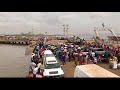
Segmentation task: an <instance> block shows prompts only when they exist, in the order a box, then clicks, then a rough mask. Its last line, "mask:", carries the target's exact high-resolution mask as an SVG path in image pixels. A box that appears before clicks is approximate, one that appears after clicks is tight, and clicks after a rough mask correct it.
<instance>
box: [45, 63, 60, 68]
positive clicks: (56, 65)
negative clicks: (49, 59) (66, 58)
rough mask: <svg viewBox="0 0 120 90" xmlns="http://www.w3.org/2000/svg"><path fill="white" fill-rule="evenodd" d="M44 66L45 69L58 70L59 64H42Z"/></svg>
mask: <svg viewBox="0 0 120 90" xmlns="http://www.w3.org/2000/svg"><path fill="white" fill-rule="evenodd" d="M44 65H45V69H54V68H60V64H59V63H55V64H46V63H45V64H44Z"/></svg>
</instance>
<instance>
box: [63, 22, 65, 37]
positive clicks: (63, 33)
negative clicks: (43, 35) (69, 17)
mask: <svg viewBox="0 0 120 90" xmlns="http://www.w3.org/2000/svg"><path fill="white" fill-rule="evenodd" d="M63 35H64V38H65V25H64V24H63Z"/></svg>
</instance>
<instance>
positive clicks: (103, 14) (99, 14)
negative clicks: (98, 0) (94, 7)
mask: <svg viewBox="0 0 120 90" xmlns="http://www.w3.org/2000/svg"><path fill="white" fill-rule="evenodd" d="M91 14H92V15H91V18H103V17H109V16H111V15H112V13H111V12H92V13H91Z"/></svg>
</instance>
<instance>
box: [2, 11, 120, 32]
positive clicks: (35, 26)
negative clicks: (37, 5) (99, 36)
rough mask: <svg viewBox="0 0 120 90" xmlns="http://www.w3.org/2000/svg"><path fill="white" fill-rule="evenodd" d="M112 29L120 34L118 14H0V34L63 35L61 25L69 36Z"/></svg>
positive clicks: (119, 17)
mask: <svg viewBox="0 0 120 90" xmlns="http://www.w3.org/2000/svg"><path fill="white" fill-rule="evenodd" d="M103 22H104V24H105V26H106V27H112V29H113V31H114V32H115V33H120V12H0V34H19V33H21V32H24V33H27V32H31V31H32V30H33V32H34V33H35V34H38V33H43V34H45V32H47V33H48V34H63V24H68V25H69V29H68V31H69V34H86V33H88V34H89V33H94V27H101V26H102V23H103Z"/></svg>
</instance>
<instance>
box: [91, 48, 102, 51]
mask: <svg viewBox="0 0 120 90" xmlns="http://www.w3.org/2000/svg"><path fill="white" fill-rule="evenodd" d="M93 51H104V50H103V49H102V48H101V49H93Z"/></svg>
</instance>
